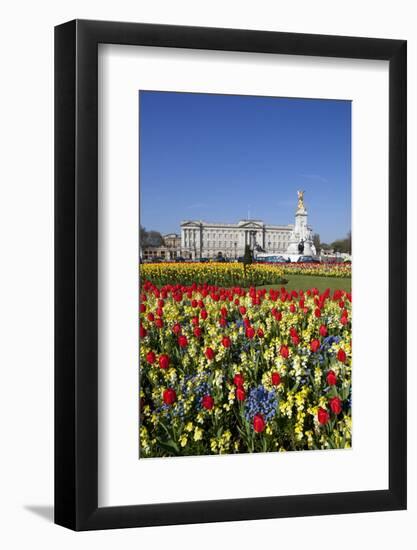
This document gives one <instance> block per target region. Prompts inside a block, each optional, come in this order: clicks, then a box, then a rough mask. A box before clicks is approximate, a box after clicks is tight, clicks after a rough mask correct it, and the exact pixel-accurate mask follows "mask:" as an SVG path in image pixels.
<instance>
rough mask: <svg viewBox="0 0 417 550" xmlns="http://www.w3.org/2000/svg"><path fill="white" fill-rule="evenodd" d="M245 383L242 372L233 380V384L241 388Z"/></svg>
mask: <svg viewBox="0 0 417 550" xmlns="http://www.w3.org/2000/svg"><path fill="white" fill-rule="evenodd" d="M243 382H244V378H243V375H242V374H240V372H238V373H237V374H235V376H234V378H233V384H234V385H235V386H237V387H238V388H239V387H241V386H243Z"/></svg>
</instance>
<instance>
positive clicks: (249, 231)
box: [181, 220, 294, 258]
mask: <svg viewBox="0 0 417 550" xmlns="http://www.w3.org/2000/svg"><path fill="white" fill-rule="evenodd" d="M293 227H294V226H293V225H268V224H265V223H264V222H263V221H262V220H240V221H239V222H238V223H235V224H233V223H209V222H204V221H183V222H181V251H182V254H183V256H184V257H190V258H202V257H206V258H215V257H217V256H220V255H221V256H224V257H228V258H238V257H239V256H243V255H244V253H245V246H246V245H249V246H250V248H251V250H258V251H268V252H274V253H283V252H285V251H286V250H287V248H288V245H289V242H290V237H291V233H292V231H293Z"/></svg>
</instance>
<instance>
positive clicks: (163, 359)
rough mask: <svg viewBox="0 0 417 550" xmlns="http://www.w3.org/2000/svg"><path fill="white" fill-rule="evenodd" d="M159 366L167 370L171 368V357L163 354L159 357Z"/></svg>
mask: <svg viewBox="0 0 417 550" xmlns="http://www.w3.org/2000/svg"><path fill="white" fill-rule="evenodd" d="M159 366H160V367H161V369H167V368H168V367H169V355H167V354H166V353H163V354H162V355H160V356H159Z"/></svg>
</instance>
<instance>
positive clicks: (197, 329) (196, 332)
mask: <svg viewBox="0 0 417 550" xmlns="http://www.w3.org/2000/svg"><path fill="white" fill-rule="evenodd" d="M194 336H195V337H196V338H200V336H201V328H200V327H195V329H194Z"/></svg>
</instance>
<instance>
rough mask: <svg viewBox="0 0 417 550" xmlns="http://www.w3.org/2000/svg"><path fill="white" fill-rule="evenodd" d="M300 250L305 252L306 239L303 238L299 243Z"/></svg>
mask: <svg viewBox="0 0 417 550" xmlns="http://www.w3.org/2000/svg"><path fill="white" fill-rule="evenodd" d="M298 252H299V253H300V254H302V253H303V252H304V239H301V241H300V242H299V243H298Z"/></svg>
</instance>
